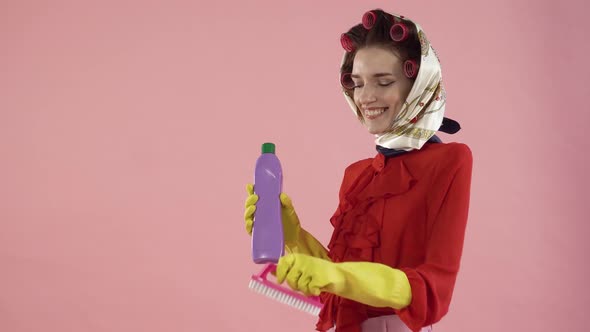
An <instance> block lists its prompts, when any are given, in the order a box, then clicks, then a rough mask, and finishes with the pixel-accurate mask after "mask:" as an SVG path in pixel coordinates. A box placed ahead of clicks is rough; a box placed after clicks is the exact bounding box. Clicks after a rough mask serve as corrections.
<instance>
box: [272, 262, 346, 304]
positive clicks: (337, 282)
mask: <svg viewBox="0 0 590 332" xmlns="http://www.w3.org/2000/svg"><path fill="white" fill-rule="evenodd" d="M276 276H277V282H278V283H280V284H282V283H283V282H284V281H285V280H286V281H287V283H288V284H289V286H290V287H291V288H293V289H294V290H297V291H300V292H302V293H304V294H305V295H307V296H311V295H315V296H318V295H320V293H321V292H323V291H329V290H332V292H333V291H334V290H336V289H338V288H342V287H344V283H345V280H344V276H343V274H342V273H340V271H338V269H337V268H336V265H335V264H334V263H332V262H330V261H327V260H324V259H320V258H316V257H313V256H309V255H305V254H289V255H286V256H283V257H281V259H280V260H279V263H278V265H277V273H276Z"/></svg>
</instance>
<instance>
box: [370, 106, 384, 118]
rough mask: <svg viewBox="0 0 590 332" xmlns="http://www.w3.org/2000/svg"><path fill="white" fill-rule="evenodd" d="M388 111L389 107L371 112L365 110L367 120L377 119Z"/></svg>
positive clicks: (371, 110)
mask: <svg viewBox="0 0 590 332" xmlns="http://www.w3.org/2000/svg"><path fill="white" fill-rule="evenodd" d="M385 111H387V107H384V108H373V109H370V110H365V116H366V117H367V118H370V119H371V118H375V117H377V116H379V115H381V114H383V112H385Z"/></svg>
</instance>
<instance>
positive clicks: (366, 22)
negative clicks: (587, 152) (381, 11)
mask: <svg viewBox="0 0 590 332" xmlns="http://www.w3.org/2000/svg"><path fill="white" fill-rule="evenodd" d="M362 21H363V27H364V28H365V29H367V30H369V29H371V28H372V27H373V26H374V25H375V22H376V21H377V15H375V13H373V11H368V12H366V13H365V14H364V15H363V20H362Z"/></svg>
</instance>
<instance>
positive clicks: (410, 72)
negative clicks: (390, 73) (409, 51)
mask: <svg viewBox="0 0 590 332" xmlns="http://www.w3.org/2000/svg"><path fill="white" fill-rule="evenodd" d="M404 74H406V77H407V78H414V77H416V76H417V75H418V63H417V62H416V60H411V59H410V60H406V61H405V62H404Z"/></svg>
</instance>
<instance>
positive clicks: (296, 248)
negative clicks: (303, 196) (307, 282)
mask: <svg viewBox="0 0 590 332" xmlns="http://www.w3.org/2000/svg"><path fill="white" fill-rule="evenodd" d="M246 191H247V192H248V197H247V198H246V203H245V209H246V210H245V212H244V220H245V221H246V232H248V234H250V235H251V234H252V226H253V224H254V219H253V218H254V212H255V211H256V202H258V195H256V194H255V193H254V186H253V185H252V184H248V185H246ZM279 199H280V200H281V217H282V220H283V236H284V240H285V248H286V249H287V252H288V253H305V254H307V255H310V256H314V257H319V258H322V259H327V260H329V259H330V258H329V257H328V251H327V250H326V248H324V247H323V246H322V244H321V243H320V242H319V241H318V240H317V239H316V238H315V237H313V235H311V234H309V233H308V232H307V231H306V230H305V229H303V228H302V227H301V223H300V222H299V217H297V213H295V208H294V207H293V202H291V198H289V196H287V194H285V193H281V195H280V196H279Z"/></svg>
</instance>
